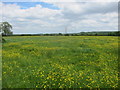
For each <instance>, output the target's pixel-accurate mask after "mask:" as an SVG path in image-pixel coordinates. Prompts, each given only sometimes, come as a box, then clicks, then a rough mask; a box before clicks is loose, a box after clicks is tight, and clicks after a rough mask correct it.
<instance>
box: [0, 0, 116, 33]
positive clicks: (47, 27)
mask: <svg viewBox="0 0 120 90" xmlns="http://www.w3.org/2000/svg"><path fill="white" fill-rule="evenodd" d="M24 1H26V2H22V0H21V1H19V2H18V0H17V2H16V1H15V0H4V2H1V3H0V11H1V10H2V12H0V15H2V17H1V18H2V19H0V21H8V22H9V23H10V24H12V26H13V30H12V31H13V32H14V33H15V34H21V33H36V34H38V33H65V28H67V32H68V33H77V32H84V31H116V30H118V2H117V0H109V1H108V0H106V2H104V1H103V0H91V1H93V2H90V1H88V0H87V1H86V2H83V0H80V1H78V0H61V2H58V1H56V2H54V1H53V0H52V2H51V1H50V0H34V2H33V0H29V2H28V0H24ZM30 1H31V2H30ZM113 1H114V2H113Z"/></svg>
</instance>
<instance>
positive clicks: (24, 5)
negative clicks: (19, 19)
mask: <svg viewBox="0 0 120 90" xmlns="http://www.w3.org/2000/svg"><path fill="white" fill-rule="evenodd" d="M3 3H4V4H16V5H18V6H20V7H21V9H28V8H30V7H35V6H36V5H41V6H42V7H43V8H49V9H55V10H59V8H58V7H57V6H54V5H53V4H49V3H44V2H3Z"/></svg>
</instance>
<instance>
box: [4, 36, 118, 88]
mask: <svg viewBox="0 0 120 90" xmlns="http://www.w3.org/2000/svg"><path fill="white" fill-rule="evenodd" d="M4 38H5V39H6V40H7V42H6V43H3V51H2V57H3V59H2V62H3V66H2V67H3V68H2V69H3V76H2V78H3V88H116V87H117V86H118V37H112V36H16V37H4Z"/></svg>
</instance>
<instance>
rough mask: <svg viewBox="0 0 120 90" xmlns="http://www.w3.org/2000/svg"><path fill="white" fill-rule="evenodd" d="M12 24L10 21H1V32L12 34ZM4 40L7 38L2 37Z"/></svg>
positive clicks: (2, 33)
mask: <svg viewBox="0 0 120 90" xmlns="http://www.w3.org/2000/svg"><path fill="white" fill-rule="evenodd" d="M11 29H12V25H10V24H9V23H8V22H2V23H0V34H1V36H2V35H12V34H13V32H12V31H11ZM2 42H5V39H4V38H2Z"/></svg>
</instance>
